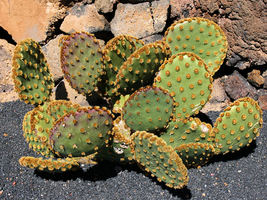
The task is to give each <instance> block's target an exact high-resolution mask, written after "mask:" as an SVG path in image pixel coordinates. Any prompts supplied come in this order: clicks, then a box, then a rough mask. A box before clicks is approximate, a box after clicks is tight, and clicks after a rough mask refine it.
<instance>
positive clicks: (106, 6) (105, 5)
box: [95, 0, 116, 13]
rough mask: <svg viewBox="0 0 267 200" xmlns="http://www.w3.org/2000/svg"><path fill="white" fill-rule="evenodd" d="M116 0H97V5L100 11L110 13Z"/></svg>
mask: <svg viewBox="0 0 267 200" xmlns="http://www.w3.org/2000/svg"><path fill="white" fill-rule="evenodd" d="M115 2H116V1H115V0H95V7H96V9H97V11H98V12H100V13H109V12H112V11H113V5H114V4H115Z"/></svg>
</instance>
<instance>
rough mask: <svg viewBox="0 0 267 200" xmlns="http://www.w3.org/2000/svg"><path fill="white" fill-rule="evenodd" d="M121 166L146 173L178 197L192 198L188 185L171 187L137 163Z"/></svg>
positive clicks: (128, 169)
mask: <svg viewBox="0 0 267 200" xmlns="http://www.w3.org/2000/svg"><path fill="white" fill-rule="evenodd" d="M121 167H122V169H123V170H127V171H133V172H135V173H138V174H145V175H146V177H148V178H149V179H150V180H151V181H152V182H154V183H155V184H156V185H159V186H160V187H161V188H162V190H164V191H168V192H169V193H170V194H171V195H172V196H173V197H177V198H180V199H182V200H186V199H191V198H192V193H191V190H190V189H189V188H188V187H187V186H185V187H184V188H181V189H173V188H169V187H167V186H166V185H165V184H164V183H163V182H159V181H158V180H157V178H156V177H151V175H150V173H148V172H146V171H145V170H143V169H142V166H141V165H138V164H137V163H133V164H127V165H123V166H121Z"/></svg>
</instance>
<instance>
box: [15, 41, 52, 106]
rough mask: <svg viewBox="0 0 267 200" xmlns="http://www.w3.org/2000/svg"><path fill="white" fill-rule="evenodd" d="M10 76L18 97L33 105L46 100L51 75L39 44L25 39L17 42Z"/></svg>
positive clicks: (50, 88)
mask: <svg viewBox="0 0 267 200" xmlns="http://www.w3.org/2000/svg"><path fill="white" fill-rule="evenodd" d="M12 78H13V81H14V84H15V90H16V92H18V93H19V98H20V99H21V100H23V101H24V102H25V103H30V104H33V105H40V104H43V103H44V102H45V101H48V100H49V98H50V95H51V93H52V89H53V87H54V82H53V77H52V75H51V74H50V69H49V66H48V64H47V61H46V59H45V57H44V54H43V53H42V51H41V47H40V45H39V44H38V43H37V42H35V41H33V40H31V39H26V40H23V41H21V42H20V43H18V44H17V46H16V48H15V51H14V56H13V69H12Z"/></svg>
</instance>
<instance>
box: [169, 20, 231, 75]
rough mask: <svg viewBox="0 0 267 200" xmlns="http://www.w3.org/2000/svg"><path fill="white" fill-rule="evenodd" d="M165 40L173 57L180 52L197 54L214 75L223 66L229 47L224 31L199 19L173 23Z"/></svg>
mask: <svg viewBox="0 0 267 200" xmlns="http://www.w3.org/2000/svg"><path fill="white" fill-rule="evenodd" d="M164 40H165V41H166V42H167V43H168V45H169V46H170V48H171V51H172V54H173V55H174V54H176V53H180V52H192V53H195V54H197V55H198V56H199V57H200V58H202V60H204V62H205V63H206V64H207V66H208V70H209V71H210V73H211V74H212V75H213V74H214V73H215V72H216V71H218V69H219V68H220V66H221V65H222V63H223V60H224V58H225V56H226V51H227V47H228V43H227V39H226V36H225V34H224V32H223V31H222V29H221V28H220V27H219V26H218V25H217V24H216V23H214V22H213V21H210V20H208V19H203V18H199V17H195V18H187V19H181V20H179V21H177V22H175V23H173V24H172V25H171V26H170V27H169V28H168V30H167V31H166V32H165V37H164Z"/></svg>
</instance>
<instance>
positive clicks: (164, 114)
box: [122, 86, 174, 131]
mask: <svg viewBox="0 0 267 200" xmlns="http://www.w3.org/2000/svg"><path fill="white" fill-rule="evenodd" d="M173 112H174V100H173V98H172V97H171V96H170V94H169V93H168V92H167V91H166V90H163V89H161V88H158V87H154V86H147V87H142V88H140V89H139V90H137V91H135V92H134V93H133V94H132V95H131V96H130V97H129V98H128V100H127V101H126V102H125V104H124V106H123V109H122V118H123V120H124V121H125V123H126V124H127V126H128V127H130V128H131V129H132V130H135V131H154V130H157V129H162V128H164V127H166V126H167V124H168V122H169V121H170V119H171V118H172V115H173Z"/></svg>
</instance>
